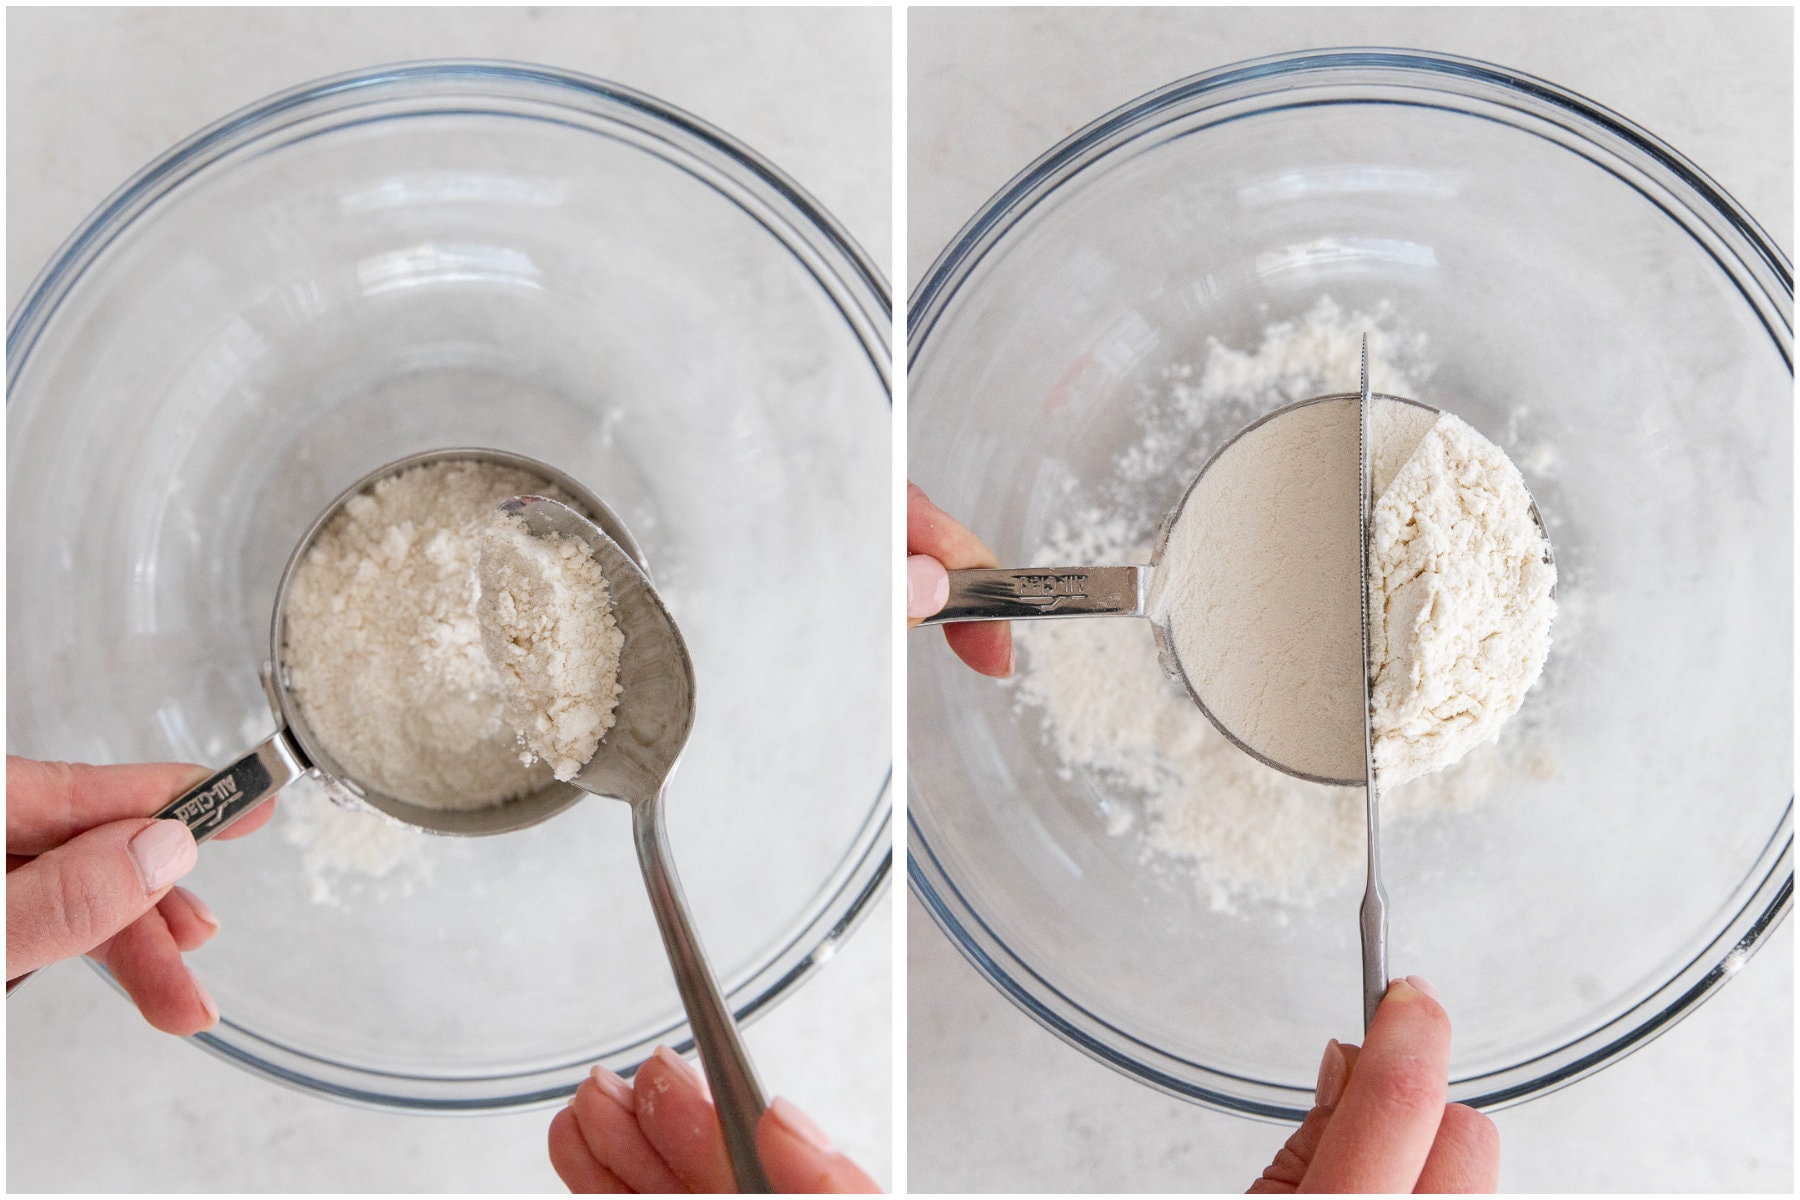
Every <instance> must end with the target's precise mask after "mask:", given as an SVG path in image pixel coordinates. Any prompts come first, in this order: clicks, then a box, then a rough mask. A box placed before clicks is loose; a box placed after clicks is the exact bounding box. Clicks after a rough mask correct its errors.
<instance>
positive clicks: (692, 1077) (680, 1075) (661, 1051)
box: [650, 1046, 712, 1100]
mask: <svg viewBox="0 0 1800 1200" xmlns="http://www.w3.org/2000/svg"><path fill="white" fill-rule="evenodd" d="M650 1057H651V1058H653V1059H655V1060H656V1061H657V1062H659V1063H661V1064H662V1065H663V1066H665V1067H667V1068H668V1070H669V1075H670V1076H671V1077H672V1078H673V1079H675V1080H677V1081H679V1082H680V1083H681V1084H682V1085H683V1086H685V1087H688V1088H691V1089H693V1090H694V1091H696V1092H698V1093H700V1095H702V1096H704V1097H705V1098H706V1099H708V1100H711V1099H712V1092H711V1091H710V1090H708V1089H707V1086H706V1076H705V1075H702V1074H701V1073H700V1068H699V1067H696V1066H695V1065H694V1064H693V1063H691V1062H689V1061H688V1060H687V1059H685V1058H683V1057H681V1055H679V1054H677V1053H675V1051H674V1050H672V1049H670V1048H669V1047H668V1046H658V1047H657V1048H656V1049H655V1050H654V1051H652V1052H651V1055H650Z"/></svg>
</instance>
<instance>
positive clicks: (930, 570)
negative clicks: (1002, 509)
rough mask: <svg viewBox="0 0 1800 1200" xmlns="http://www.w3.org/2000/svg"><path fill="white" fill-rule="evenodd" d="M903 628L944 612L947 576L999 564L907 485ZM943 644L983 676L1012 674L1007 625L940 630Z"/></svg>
mask: <svg viewBox="0 0 1800 1200" xmlns="http://www.w3.org/2000/svg"><path fill="white" fill-rule="evenodd" d="M906 555H907V557H906V624H907V628H909V629H910V628H912V627H913V626H914V625H917V624H918V623H919V622H920V621H921V620H923V619H924V618H926V617H929V616H930V615H931V614H932V613H935V612H937V611H938V609H940V608H942V607H944V601H946V600H947V599H949V596H950V576H949V575H948V574H947V573H946V568H948V569H949V570H951V571H962V570H966V569H968V568H970V567H997V566H999V565H1000V560H999V559H997V558H995V557H994V552H993V551H992V550H989V549H988V548H987V546H985V545H984V544H982V541H981V539H980V538H978V537H976V536H975V535H974V534H972V533H970V532H969V531H968V530H967V529H965V528H963V526H962V524H961V523H960V522H958V521H957V519H956V518H955V517H952V516H951V515H950V514H949V513H947V512H945V511H944V510H943V509H941V508H939V507H938V506H937V505H935V504H933V503H932V502H931V501H930V500H929V499H928V498H927V497H926V495H925V493H924V492H922V491H920V490H919V485H918V484H916V483H909V484H907V485H906ZM944 640H945V641H947V642H949V643H950V648H951V649H952V650H954V651H956V656H957V657H958V658H960V659H962V660H963V661H964V662H966V663H968V664H969V665H970V666H971V667H973V668H975V670H977V671H979V672H981V673H982V674H983V675H992V676H994V677H995V678H997V679H1004V678H1005V677H1006V676H1008V675H1011V674H1012V669H1013V646H1012V625H1011V624H1010V623H1008V622H1006V621H969V622H964V623H959V624H955V625H946V626H944Z"/></svg>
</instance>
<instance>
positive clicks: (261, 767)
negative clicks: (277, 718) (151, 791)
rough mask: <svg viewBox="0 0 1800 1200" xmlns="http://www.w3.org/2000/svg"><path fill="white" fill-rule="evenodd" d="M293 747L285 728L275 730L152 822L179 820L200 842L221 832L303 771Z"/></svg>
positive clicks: (164, 809) (298, 752) (169, 805)
mask: <svg viewBox="0 0 1800 1200" xmlns="http://www.w3.org/2000/svg"><path fill="white" fill-rule="evenodd" d="M306 770H307V767H306V763H305V760H304V759H302V758H301V756H300V751H299V748H298V747H296V746H295V745H294V743H293V742H292V741H291V740H290V739H289V738H288V733H287V730H286V729H277V730H276V731H275V732H274V734H273V735H271V736H270V738H269V740H268V741H266V742H264V743H263V744H262V745H260V746H258V747H256V749H254V750H252V751H250V752H249V753H248V754H245V755H244V756H243V757H242V758H240V759H238V760H237V761H236V762H234V763H232V764H231V765H230V766H229V767H226V768H225V769H224V770H222V771H219V772H217V773H215V774H213V775H209V776H207V777H206V779H204V780H202V781H201V782H200V783H198V784H196V785H195V786H194V787H192V788H189V789H188V790H187V791H185V792H183V793H182V794H181V795H179V796H177V797H176V798H175V799H173V800H171V801H170V802H169V803H168V805H167V806H165V807H164V808H163V810H162V811H161V812H159V813H157V814H156V815H157V817H158V819H163V818H171V819H173V820H177V821H180V822H181V823H182V824H184V825H186V826H187V827H188V829H189V830H191V831H192V832H193V835H194V840H195V841H196V842H204V841H205V840H206V839H207V838H210V837H212V836H213V835H214V834H215V833H218V832H219V831H220V830H221V829H224V828H225V827H226V826H227V825H229V824H231V823H232V822H233V821H235V820H237V819H238V818H239V817H243V816H246V815H248V814H249V812H250V810H251V809H253V808H255V807H256V806H257V805H259V804H261V803H262V802H263V801H264V800H267V799H268V798H269V797H270V796H273V795H274V794H275V793H276V792H278V791H280V790H281V789H282V788H284V787H286V786H287V785H288V784H290V783H292V782H294V780H296V779H298V778H299V777H300V776H302V775H304V774H305V773H306Z"/></svg>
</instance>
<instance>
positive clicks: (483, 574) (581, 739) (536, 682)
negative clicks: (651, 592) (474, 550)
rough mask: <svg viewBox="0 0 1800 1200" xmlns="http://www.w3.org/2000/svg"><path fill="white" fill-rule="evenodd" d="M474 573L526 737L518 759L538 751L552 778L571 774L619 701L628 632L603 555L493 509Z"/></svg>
mask: <svg viewBox="0 0 1800 1200" xmlns="http://www.w3.org/2000/svg"><path fill="white" fill-rule="evenodd" d="M480 579H481V599H480V601H479V602H478V604H477V605H476V613H477V616H478V617H479V620H480V624H481V639H482V642H483V644H484V645H485V646H486V647H487V653H488V658H489V659H490V660H491V661H492V662H493V664H494V666H495V668H496V669H497V670H498V671H499V672H500V681H501V694H502V697H503V699H504V703H505V711H506V719H507V721H508V722H509V723H510V724H511V725H512V727H513V728H514V729H517V730H518V731H519V739H520V740H521V741H522V742H523V743H524V745H525V750H524V752H523V753H522V754H521V755H520V760H521V761H522V762H524V763H526V764H530V763H531V762H533V761H535V760H537V759H542V760H543V761H545V762H547V763H549V764H550V766H551V770H552V771H553V772H554V773H555V775H556V777H557V778H558V779H562V780H570V779H573V778H575V776H576V775H577V774H578V773H579V772H580V770H581V768H582V767H583V766H585V765H587V762H588V760H589V759H591V758H593V756H594V752H595V750H597V749H598V748H599V745H600V739H601V738H602V737H604V736H605V735H606V731H607V730H609V729H611V728H612V725H613V717H614V710H615V708H617V706H618V703H619V652H620V650H621V649H622V648H623V647H624V644H625V638H624V635H623V634H622V633H620V632H619V625H618V622H617V621H616V620H614V618H613V613H612V602H611V598H610V595H609V594H608V592H607V588H606V577H605V575H603V574H602V573H601V570H600V564H599V563H598V562H595V561H594V555H593V551H592V550H590V549H589V548H588V547H587V546H586V545H585V544H584V543H582V542H580V541H578V540H576V539H574V538H569V537H563V536H561V535H556V534H553V535H551V536H549V537H538V536H536V535H534V534H533V533H532V532H531V531H530V530H529V529H528V528H526V525H525V521H524V519H523V518H522V517H519V516H516V515H506V514H503V513H500V512H495V514H494V516H493V518H492V519H491V520H490V521H489V523H488V525H487V527H486V529H485V530H484V531H483V532H482V538H481V566H480Z"/></svg>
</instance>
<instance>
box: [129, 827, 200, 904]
mask: <svg viewBox="0 0 1800 1200" xmlns="http://www.w3.org/2000/svg"><path fill="white" fill-rule="evenodd" d="M125 849H126V851H127V853H129V854H130V855H131V861H132V864H133V865H134V866H136V867H137V873H138V878H139V879H141V880H143V881H144V891H145V892H160V891H162V890H163V889H164V888H166V887H168V886H169V885H170V884H171V883H174V882H175V881H176V880H177V879H180V878H181V877H182V876H183V875H186V874H187V873H188V872H189V871H191V870H193V869H194V860H195V859H196V858H197V857H198V856H199V850H198V848H197V847H196V846H195V845H194V835H193V834H191V833H189V832H188V827H187V826H186V825H183V824H182V823H181V822H180V821H152V822H150V823H149V824H148V825H146V826H144V827H143V828H142V829H140V830H138V831H137V832H136V833H134V834H132V835H131V840H130V841H129V842H126V843H125Z"/></svg>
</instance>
